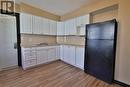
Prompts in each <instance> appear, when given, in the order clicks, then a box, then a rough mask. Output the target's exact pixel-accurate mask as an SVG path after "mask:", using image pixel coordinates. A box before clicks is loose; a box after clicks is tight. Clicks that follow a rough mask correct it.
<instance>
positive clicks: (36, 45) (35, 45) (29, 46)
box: [21, 44, 85, 48]
mask: <svg viewBox="0 0 130 87" xmlns="http://www.w3.org/2000/svg"><path fill="white" fill-rule="evenodd" d="M60 45H68V46H77V47H85V45H77V44H47V45H42V44H41V45H40V44H34V45H22V46H21V47H23V48H33V47H50V46H60Z"/></svg>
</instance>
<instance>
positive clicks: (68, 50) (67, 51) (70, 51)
mask: <svg viewBox="0 0 130 87" xmlns="http://www.w3.org/2000/svg"><path fill="white" fill-rule="evenodd" d="M63 61H65V62H67V63H69V64H72V65H75V47H74V46H68V45H64V46H63Z"/></svg>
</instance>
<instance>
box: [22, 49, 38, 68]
mask: <svg viewBox="0 0 130 87" xmlns="http://www.w3.org/2000/svg"><path fill="white" fill-rule="evenodd" d="M36 62H37V58H36V51H35V48H22V66H23V69H26V68H28V67H32V66H35V65H36Z"/></svg>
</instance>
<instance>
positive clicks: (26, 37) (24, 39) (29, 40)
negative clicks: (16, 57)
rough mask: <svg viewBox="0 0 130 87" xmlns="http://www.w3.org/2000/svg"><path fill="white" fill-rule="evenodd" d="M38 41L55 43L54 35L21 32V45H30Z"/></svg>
mask: <svg viewBox="0 0 130 87" xmlns="http://www.w3.org/2000/svg"><path fill="white" fill-rule="evenodd" d="M39 43H48V44H56V36H47V35H46V36H45V35H31V34H21V46H31V45H34V44H39Z"/></svg>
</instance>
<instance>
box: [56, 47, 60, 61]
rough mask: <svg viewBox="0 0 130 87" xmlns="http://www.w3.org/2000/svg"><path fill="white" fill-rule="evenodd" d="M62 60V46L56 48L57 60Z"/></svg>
mask: <svg viewBox="0 0 130 87" xmlns="http://www.w3.org/2000/svg"><path fill="white" fill-rule="evenodd" d="M58 59H60V46H57V47H56V60H58Z"/></svg>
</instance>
